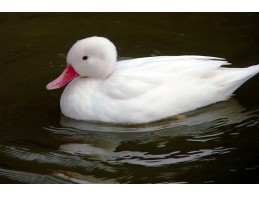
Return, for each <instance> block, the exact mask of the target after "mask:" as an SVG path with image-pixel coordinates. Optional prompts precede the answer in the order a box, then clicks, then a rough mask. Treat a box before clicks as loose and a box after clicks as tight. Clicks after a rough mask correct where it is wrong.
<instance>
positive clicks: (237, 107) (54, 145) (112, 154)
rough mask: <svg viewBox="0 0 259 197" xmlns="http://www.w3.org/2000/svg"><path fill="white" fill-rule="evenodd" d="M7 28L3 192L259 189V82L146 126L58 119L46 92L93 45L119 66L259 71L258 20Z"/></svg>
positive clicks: (10, 16)
mask: <svg viewBox="0 0 259 197" xmlns="http://www.w3.org/2000/svg"><path fill="white" fill-rule="evenodd" d="M0 25H1V31H0V46H1V47H0V89H1V95H0V183H259V182H258V181H259V178H258V177H259V157H258V153H259V143H258V139H259V133H258V130H259V129H258V125H259V124H258V123H259V122H258V114H259V113H258V112H259V108H258V98H259V97H258V96H259V94H258V91H257V90H258V89H259V86H258V85H259V83H258V79H259V78H258V76H259V75H258V76H255V77H254V78H252V79H250V80H249V81H248V82H246V84H244V85H243V86H242V87H241V88H240V89H238V91H236V92H235V94H236V95H235V96H234V98H232V99H230V100H229V101H226V102H221V103H217V104H215V105H211V106H207V107H204V108H202V109H199V110H195V111H193V112H189V113H186V114H181V115H179V116H176V117H171V118H169V119H166V120H161V121H158V122H154V123H151V124H143V125H114V124H103V123H98V122H84V121H75V120H72V119H69V118H66V117H64V116H61V117H60V107H59V99H60V95H61V93H62V91H63V90H62V89H59V90H56V91H52V92H47V91H46V89H45V86H46V84H47V83H48V82H49V81H50V80H52V79H53V78H55V77H56V76H57V75H58V74H60V72H61V70H63V68H64V66H65V56H66V53H67V51H68V49H69V47H71V45H72V44H73V43H74V42H75V41H76V40H78V39H81V38H84V37H88V36H93V35H99V36H105V37H108V38H109V39H111V40H112V41H113V42H114V43H115V44H116V46H117V47H118V53H119V56H120V57H145V56H154V55H187V54H189V55H208V56H217V57H223V58H226V59H227V60H228V61H229V62H232V63H233V65H230V67H247V66H249V65H254V64H258V63H259V56H258V54H259V45H258V40H259V14H258V13H216V14H215V13H69V14H66V13H0ZM121 59H123V58H121ZM204 93H206V92H204Z"/></svg>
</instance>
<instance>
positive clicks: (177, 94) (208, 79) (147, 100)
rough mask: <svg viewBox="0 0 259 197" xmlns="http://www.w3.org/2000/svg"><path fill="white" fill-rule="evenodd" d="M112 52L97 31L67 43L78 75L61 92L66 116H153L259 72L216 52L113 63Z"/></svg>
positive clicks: (197, 103) (140, 119)
mask: <svg viewBox="0 0 259 197" xmlns="http://www.w3.org/2000/svg"><path fill="white" fill-rule="evenodd" d="M77 53H80V54H79V55H78V54H77ZM89 54H90V55H89ZM116 54H117V52H116V48H115V47H114V45H113V44H112V43H111V42H110V41H109V40H107V39H106V38H101V37H91V38H86V39H83V40H80V41H78V42H77V43H76V44H75V45H74V46H73V47H72V48H71V49H70V52H69V54H68V59H67V62H68V64H69V65H71V66H72V67H73V68H74V69H75V71H76V72H77V73H78V74H79V77H77V78H75V79H74V80H73V81H72V82H71V83H70V84H69V85H68V86H67V87H66V89H65V90H64V92H63V94H62V96H61V101H60V104H61V110H62V112H63V113H64V114H65V115H66V116H68V117H70V118H74V119H78V120H94V121H103V122H112V123H145V122H151V121H156V120H159V119H163V118H166V117H170V116H174V115H177V114H181V113H185V112H188V111H191V110H195V109H197V108H200V107H203V106H206V105H209V104H212V103H215V102H218V101H223V100H226V99H228V98H229V97H230V96H231V94H232V93H233V92H234V91H235V90H236V89H237V88H238V87H239V86H240V85H242V84H243V83H244V82H245V81H246V80H248V79H249V78H251V77H252V76H254V75H255V74H257V73H258V72H259V65H256V66H251V67H248V68H223V67H221V66H223V65H227V64H228V63H227V62H226V61H225V60H224V59H221V58H215V57H205V56H175V57H174V56H158V57H146V58H137V59H132V60H124V61H119V62H117V63H116V62H115V61H116ZM82 56H87V57H88V59H87V60H82V58H81V57H82ZM114 56H115V57H114ZM114 60H115V61H114ZM107 62H108V63H107ZM100 70H101V71H100ZM82 71H83V72H82ZM95 72H99V73H95ZM81 73H89V74H81ZM92 73H94V74H92ZM49 87H50V85H48V88H49ZM54 88H55V87H54V86H53V88H49V89H54Z"/></svg>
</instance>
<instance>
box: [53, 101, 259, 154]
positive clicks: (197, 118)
mask: <svg viewBox="0 0 259 197" xmlns="http://www.w3.org/2000/svg"><path fill="white" fill-rule="evenodd" d="M253 113H254V112H253V111H248V112H247V111H246V110H245V108H243V107H242V106H241V105H240V104H239V103H238V102H237V100H235V99H233V98H232V99H230V100H228V101H227V102H221V103H217V104H214V105H211V106H208V107H205V108H202V109H199V110H196V111H193V112H190V113H186V114H182V115H179V116H176V117H172V118H170V119H166V120H161V121H158V122H154V123H150V124H143V125H122V124H121V125H116V124H108V123H98V122H86V121H77V120H73V119H70V118H67V117H65V116H61V125H62V126H63V127H65V129H61V130H60V129H59V130H55V132H58V133H62V132H64V134H69V137H68V138H69V139H70V140H71V142H70V143H66V144H63V145H61V146H60V149H61V150H63V151H66V152H69V153H73V154H86V155H99V156H100V155H106V156H107V155H109V156H111V155H113V156H114V154H112V153H115V152H117V153H118V152H121V151H119V150H120V149H121V148H122V149H124V148H125V149H127V148H129V149H130V150H133V149H134V150H135V152H134V154H137V149H138V148H137V147H139V148H140V149H142V148H141V146H143V145H144V144H148V143H149V144H150V143H154V144H153V145H154V146H152V147H153V148H154V147H158V148H159V147H160V148H162V147H165V146H166V144H168V143H169V142H170V141H171V139H175V143H177V142H178V140H176V139H177V138H179V139H180V137H184V138H183V139H185V140H184V141H185V143H186V141H195V140H196V141H199V140H201V141H202V140H204V141H209V140H213V139H217V138H219V137H220V135H222V134H223V133H224V129H223V128H224V127H225V126H228V125H233V126H235V125H234V124H238V123H241V122H243V121H244V120H247V119H248V118H249V117H251V116H253ZM248 123H249V122H248ZM250 123H251V122H250ZM244 124H245V123H244ZM73 141H76V143H74V142H73ZM123 145H124V146H123ZM126 145H128V146H129V147H127V146H126ZM117 149H118V150H117ZM116 150H117V151H116ZM148 151H152V149H149V150H148ZM127 154H129V152H127ZM145 154H146V153H145ZM117 156H118V155H117Z"/></svg>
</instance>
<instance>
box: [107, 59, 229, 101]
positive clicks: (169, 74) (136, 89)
mask: <svg viewBox="0 0 259 197" xmlns="http://www.w3.org/2000/svg"><path fill="white" fill-rule="evenodd" d="M227 64H228V63H227V61H225V59H222V58H216V57H206V56H159V57H148V58H137V59H132V60H123V61H119V62H118V63H117V69H116V70H115V71H114V72H113V74H112V75H111V76H110V77H109V78H108V79H107V80H106V81H105V83H104V84H103V86H102V88H103V92H105V94H106V95H107V96H108V97H111V98H113V99H131V98H136V97H139V96H141V95H144V94H146V93H148V92H150V91H153V90H155V89H157V88H161V87H163V86H167V87H168V85H170V84H172V85H173V84H175V85H177V84H181V86H184V84H185V83H186V82H188V84H189V83H190V80H199V79H200V78H202V77H203V76H206V75H208V73H210V72H212V71H214V70H216V69H218V68H219V67H221V66H223V65H227Z"/></svg>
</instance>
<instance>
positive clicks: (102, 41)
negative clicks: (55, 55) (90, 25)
mask: <svg viewBox="0 0 259 197" xmlns="http://www.w3.org/2000/svg"><path fill="white" fill-rule="evenodd" d="M116 61H117V51H116V47H115V46H114V44H113V43H112V42H111V41H110V40H108V39H107V38H103V37H96V36H95V37H89V38H85V39H82V40H79V41H77V42H76V43H75V44H74V45H73V46H72V47H71V48H70V50H69V52H68V54H67V66H66V68H65V70H64V71H63V73H62V74H61V75H60V76H59V77H58V78H57V79H55V80H54V81H52V82H50V83H49V84H48V85H47V89H48V90H52V89H57V88H60V87H62V86H64V85H66V84H67V83H69V82H70V81H72V80H73V79H74V78H76V77H78V76H79V77H90V78H97V79H105V78H107V77H108V76H109V75H110V74H111V73H112V72H113V70H114V68H115V64H116Z"/></svg>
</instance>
